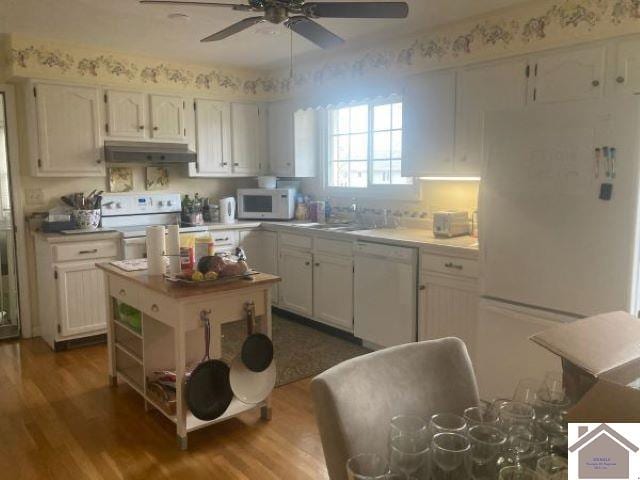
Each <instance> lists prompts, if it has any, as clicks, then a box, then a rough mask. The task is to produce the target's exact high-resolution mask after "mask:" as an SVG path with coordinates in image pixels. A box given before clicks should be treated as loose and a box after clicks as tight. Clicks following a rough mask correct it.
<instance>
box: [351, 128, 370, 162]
mask: <svg viewBox="0 0 640 480" xmlns="http://www.w3.org/2000/svg"><path fill="white" fill-rule="evenodd" d="M368 143H369V142H368V135H367V134H366V133H359V134H357V135H351V158H350V160H366V159H367V150H368Z"/></svg>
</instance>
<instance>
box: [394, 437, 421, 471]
mask: <svg viewBox="0 0 640 480" xmlns="http://www.w3.org/2000/svg"><path fill="white" fill-rule="evenodd" d="M390 448H391V455H390V459H391V470H392V471H393V472H401V473H402V474H403V475H404V478H405V479H407V480H410V479H413V478H414V477H413V476H412V475H414V474H415V473H416V472H418V470H420V469H421V468H422V467H423V466H424V465H425V464H426V463H427V462H428V458H429V442H428V440H427V439H426V438H417V437H415V436H412V435H407V434H402V433H401V434H398V435H396V436H394V437H392V438H391V442H390Z"/></svg>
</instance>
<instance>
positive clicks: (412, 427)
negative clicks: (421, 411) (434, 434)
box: [389, 415, 430, 442]
mask: <svg viewBox="0 0 640 480" xmlns="http://www.w3.org/2000/svg"><path fill="white" fill-rule="evenodd" d="M398 435H406V436H411V437H414V438H415V439H416V440H424V441H426V442H428V441H429V439H430V438H429V427H428V425H427V422H425V421H424V419H423V418H422V417H419V416H418V415H396V416H395V417H393V418H392V419H391V423H390V429H389V441H391V439H393V438H394V437H397V436H398Z"/></svg>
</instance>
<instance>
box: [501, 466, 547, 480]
mask: <svg viewBox="0 0 640 480" xmlns="http://www.w3.org/2000/svg"><path fill="white" fill-rule="evenodd" d="M498 480H538V476H537V474H536V472H534V471H533V470H531V469H530V468H529V467H523V466H522V465H518V466H511V467H504V468H503V469H502V470H500V475H498Z"/></svg>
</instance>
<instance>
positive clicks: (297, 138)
mask: <svg viewBox="0 0 640 480" xmlns="http://www.w3.org/2000/svg"><path fill="white" fill-rule="evenodd" d="M316 116H317V114H316V112H315V110H313V109H307V110H296V109H295V107H294V105H293V103H292V102H288V101H280V102H273V103H271V104H269V114H268V118H269V121H268V133H269V135H268V138H269V167H270V169H269V170H270V172H271V173H272V174H273V175H276V176H278V177H315V175H316V161H317V152H318V144H317V137H318V135H317V120H316Z"/></svg>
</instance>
